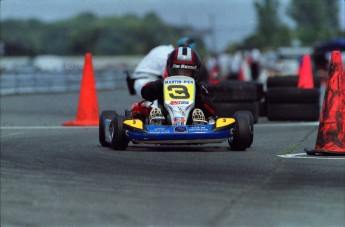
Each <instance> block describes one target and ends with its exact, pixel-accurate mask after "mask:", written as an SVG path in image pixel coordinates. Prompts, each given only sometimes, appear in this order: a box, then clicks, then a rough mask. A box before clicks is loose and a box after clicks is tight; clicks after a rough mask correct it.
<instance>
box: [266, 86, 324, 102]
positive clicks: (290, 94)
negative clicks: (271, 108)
mask: <svg viewBox="0 0 345 227" xmlns="http://www.w3.org/2000/svg"><path fill="white" fill-rule="evenodd" d="M266 102H267V103H295V104H297V103H319V102H320V90H319V89H300V88H295V87H280V88H278V87H275V88H269V89H268V90H267V94H266Z"/></svg>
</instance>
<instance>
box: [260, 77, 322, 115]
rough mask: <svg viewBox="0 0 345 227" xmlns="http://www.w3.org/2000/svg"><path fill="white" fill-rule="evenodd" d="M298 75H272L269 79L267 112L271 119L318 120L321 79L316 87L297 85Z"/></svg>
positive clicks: (315, 83) (317, 81)
mask: <svg viewBox="0 0 345 227" xmlns="http://www.w3.org/2000/svg"><path fill="white" fill-rule="evenodd" d="M297 84H298V76H282V77H270V78H268V80H267V92H266V108H267V109H266V114H267V118H268V120H270V121H318V120H319V116H320V89H319V87H320V79H319V78H316V79H314V85H315V88H314V89H301V88H298V87H297Z"/></svg>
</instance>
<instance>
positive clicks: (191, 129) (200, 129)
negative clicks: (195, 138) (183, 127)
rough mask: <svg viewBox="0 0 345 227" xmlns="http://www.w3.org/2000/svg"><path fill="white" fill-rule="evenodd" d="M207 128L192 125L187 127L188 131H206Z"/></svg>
mask: <svg viewBox="0 0 345 227" xmlns="http://www.w3.org/2000/svg"><path fill="white" fill-rule="evenodd" d="M208 131H209V129H208V128H207V127H205V126H193V127H190V128H189V132H208Z"/></svg>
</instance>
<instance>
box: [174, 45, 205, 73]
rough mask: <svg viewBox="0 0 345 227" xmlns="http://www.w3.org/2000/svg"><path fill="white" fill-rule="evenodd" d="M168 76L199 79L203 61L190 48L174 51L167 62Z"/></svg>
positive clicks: (180, 48)
mask: <svg viewBox="0 0 345 227" xmlns="http://www.w3.org/2000/svg"><path fill="white" fill-rule="evenodd" d="M167 67H168V76H176V75H183V76H191V77H193V78H194V79H197V78H198V75H199V69H200V67H201V61H200V58H199V56H198V54H197V53H196V52H195V51H194V50H192V49H191V48H189V47H179V48H176V49H175V50H173V51H172V52H171V53H170V54H169V57H168V60H167Z"/></svg>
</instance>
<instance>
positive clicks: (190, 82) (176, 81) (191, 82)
mask: <svg viewBox="0 0 345 227" xmlns="http://www.w3.org/2000/svg"><path fill="white" fill-rule="evenodd" d="M164 84H194V81H191V80H165V81H164Z"/></svg>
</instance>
